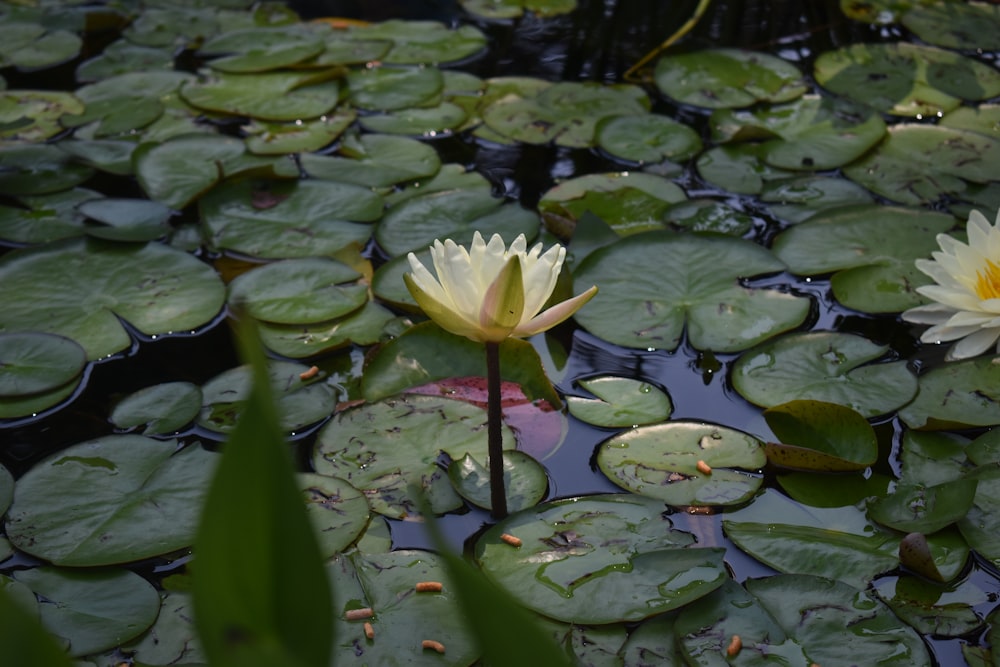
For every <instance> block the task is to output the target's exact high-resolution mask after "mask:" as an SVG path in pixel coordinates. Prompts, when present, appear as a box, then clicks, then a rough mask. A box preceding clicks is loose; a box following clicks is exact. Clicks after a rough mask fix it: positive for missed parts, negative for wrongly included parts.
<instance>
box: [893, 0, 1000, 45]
mask: <svg viewBox="0 0 1000 667" xmlns="http://www.w3.org/2000/svg"><path fill="white" fill-rule="evenodd" d="M900 18H901V20H902V23H903V26H904V27H906V29H907V30H909V31H911V32H913V33H914V34H916V35H917V37H919V38H920V39H921V40H923V41H925V42H927V43H928V44H934V45H935V46H942V47H944V48H946V49H972V48H976V49H982V50H983V51H1000V36H998V35H1000V7H997V6H996V5H995V4H994V5H991V4H988V3H986V2H932V3H915V4H914V5H913V6H912V7H910V8H908V9H907V10H906V11H905V12H902V15H901V17H900ZM970 38H971V40H970Z"/></svg>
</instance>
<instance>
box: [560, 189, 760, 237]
mask: <svg viewBox="0 0 1000 667" xmlns="http://www.w3.org/2000/svg"><path fill="white" fill-rule="evenodd" d="M753 223H754V221H753V218H752V217H751V216H750V215H748V214H746V213H743V212H741V211H738V210H736V209H734V208H732V207H731V206H729V205H727V204H723V203H722V202H719V201H715V200H714V199H688V200H685V201H681V202H677V203H676V204H671V205H670V206H668V207H667V208H666V210H664V211H663V224H664V225H665V226H666V227H667V228H669V229H675V230H678V231H681V230H690V231H692V232H715V233H717V234H728V235H729V236H743V235H744V234H746V233H747V232H749V231H750V229H751V228H752V227H753ZM574 242H576V239H574Z"/></svg>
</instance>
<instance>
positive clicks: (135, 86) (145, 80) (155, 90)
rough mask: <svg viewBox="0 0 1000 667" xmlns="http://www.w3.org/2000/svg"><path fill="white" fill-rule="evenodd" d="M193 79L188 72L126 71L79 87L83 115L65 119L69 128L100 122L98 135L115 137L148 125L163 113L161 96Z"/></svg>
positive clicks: (78, 92)
mask: <svg viewBox="0 0 1000 667" xmlns="http://www.w3.org/2000/svg"><path fill="white" fill-rule="evenodd" d="M193 79H194V77H193V76H192V75H190V74H188V73H186V72H173V71H168V72H164V71H158V72H135V71H131V72H127V73H125V74H119V75H117V76H113V77H109V78H107V79H104V80H102V81H98V82H97V83H92V84H89V85H86V86H83V87H82V88H79V89H77V90H76V92H75V93H74V94H75V95H76V97H78V98H79V99H80V101H82V102H83V104H84V106H85V108H84V110H83V113H79V114H72V115H66V116H63V117H62V118H61V119H60V122H62V124H63V125H64V126H66V127H80V126H81V125H87V124H90V123H97V127H96V128H95V130H94V132H95V136H97V137H104V136H113V135H118V134H124V133H128V132H131V131H134V130H138V129H140V128H142V127H145V126H146V125H149V124H150V123H152V122H153V121H155V120H156V119H157V118H159V117H160V115H161V114H162V113H163V110H164V107H163V103H162V102H161V101H160V98H161V97H164V96H166V95H167V94H169V93H171V92H174V91H176V90H177V89H178V88H179V87H180V86H181V85H182V84H184V83H185V82H189V81H192V80H193Z"/></svg>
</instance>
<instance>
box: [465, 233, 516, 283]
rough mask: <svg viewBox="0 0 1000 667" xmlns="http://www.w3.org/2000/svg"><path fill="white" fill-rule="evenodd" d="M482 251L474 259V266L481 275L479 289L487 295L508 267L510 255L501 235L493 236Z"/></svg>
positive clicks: (482, 247)
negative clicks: (494, 282)
mask: <svg viewBox="0 0 1000 667" xmlns="http://www.w3.org/2000/svg"><path fill="white" fill-rule="evenodd" d="M480 249H481V252H480V254H479V255H478V256H477V257H475V258H474V259H473V266H474V267H475V269H476V271H477V272H478V273H479V277H478V280H479V289H481V290H482V292H483V294H485V293H486V290H488V289H489V287H490V285H492V284H493V281H494V280H496V279H497V276H499V275H500V271H502V270H503V267H504V266H506V264H507V257H508V256H509V253H508V252H507V246H506V244H505V243H504V242H503V237H502V236H500V235H499V234H494V235H493V236H491V237H490V242H489V243H485V244H483V245H482V246H481V247H480Z"/></svg>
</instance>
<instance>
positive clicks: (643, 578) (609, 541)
mask: <svg viewBox="0 0 1000 667" xmlns="http://www.w3.org/2000/svg"><path fill="white" fill-rule="evenodd" d="M503 534H509V535H512V536H514V537H516V538H518V539H519V540H521V546H519V547H515V546H512V545H510V544H508V543H507V542H505V541H503V540H502V539H501V535H503ZM693 542H694V537H693V536H692V535H691V534H690V533H686V532H683V531H680V530H676V529H675V528H673V525H672V522H671V521H670V519H669V518H667V517H666V516H665V515H664V513H663V504H662V503H661V502H658V501H654V500H651V499H646V498H640V497H638V496H634V495H604V496H593V497H589V498H570V499H566V500H558V501H555V502H551V503H546V504H544V505H539V506H537V507H535V508H532V509H529V510H524V511H523V512H518V513H517V514H513V515H511V516H510V517H508V518H507V519H505V520H503V521H501V522H500V523H498V524H497V525H495V526H493V527H492V528H490V529H489V530H488V531H486V532H485V533H484V534H483V535H482V537H480V538H479V540H478V541H477V543H476V560H477V561H478V562H479V565H480V567H482V569H483V572H484V573H485V574H486V576H487V577H488V578H489V579H491V580H492V581H493V582H494V583H496V584H497V585H498V586H500V587H501V588H503V589H504V590H506V591H507V592H508V593H510V594H511V595H512V596H513V597H514V598H515V599H516V600H517V601H518V602H520V603H521V604H523V605H525V606H526V607H528V608H529V609H533V610H535V611H537V612H539V613H541V614H544V615H546V616H549V617H551V618H555V619H558V620H561V621H566V622H571V623H594V624H601V623H613V622H619V621H638V620H642V619H644V618H646V617H648V616H652V615H653V614H657V613H661V612H665V611H669V610H671V609H676V608H677V607H680V606H682V605H684V604H686V603H688V602H691V601H692V600H696V599H698V598H699V597H702V596H703V595H707V594H708V593H711V592H712V591H713V590H715V589H716V588H718V587H719V586H721V585H722V583H723V582H724V581H726V579H727V578H728V575H727V574H726V570H725V567H724V565H723V562H722V557H723V554H724V550H723V549H715V548H698V547H694V546H692V544H693Z"/></svg>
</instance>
